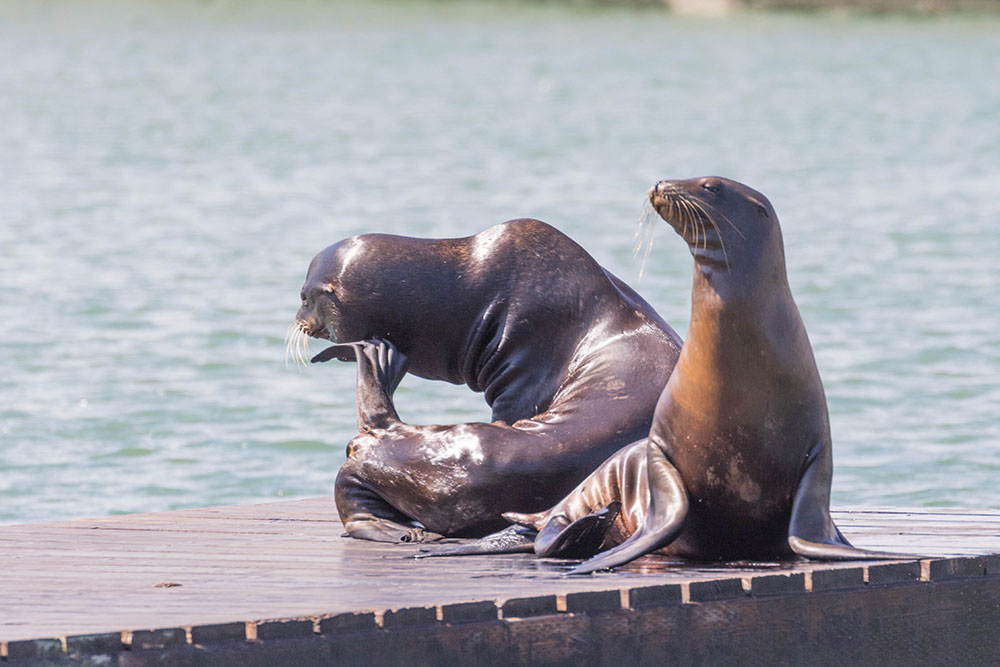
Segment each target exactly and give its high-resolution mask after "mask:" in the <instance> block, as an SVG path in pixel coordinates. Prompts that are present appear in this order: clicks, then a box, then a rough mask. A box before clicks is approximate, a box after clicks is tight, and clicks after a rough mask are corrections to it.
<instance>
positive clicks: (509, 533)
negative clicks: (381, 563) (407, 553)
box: [413, 525, 538, 558]
mask: <svg viewBox="0 0 1000 667" xmlns="http://www.w3.org/2000/svg"><path fill="white" fill-rule="evenodd" d="M537 534H538V531H536V530H535V529H534V528H530V527H528V526H518V525H514V526H507V527H506V528H504V529H503V530H501V531H500V532H497V533H493V534H492V535H487V536H486V537H483V538H480V539H478V540H470V541H467V542H462V543H460V544H452V545H448V546H442V547H438V548H436V549H428V550H426V551H424V552H422V553H418V554H415V555H414V556H413V557H414V558H431V557H433V556H472V555H477V554H518V553H531V552H532V551H533V550H534V544H535V535H537Z"/></svg>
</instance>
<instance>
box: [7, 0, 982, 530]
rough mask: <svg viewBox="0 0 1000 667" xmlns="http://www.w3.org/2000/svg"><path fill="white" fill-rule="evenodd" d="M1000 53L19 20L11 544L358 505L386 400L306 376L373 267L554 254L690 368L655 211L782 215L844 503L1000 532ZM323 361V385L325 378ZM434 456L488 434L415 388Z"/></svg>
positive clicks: (762, 21)
mask: <svg viewBox="0 0 1000 667" xmlns="http://www.w3.org/2000/svg"><path fill="white" fill-rule="evenodd" d="M997 35H1000V17H996V16H965V17H962V16H957V17H944V18H933V19H922V18H913V17H864V16H858V15H852V14H801V15H797V14H789V15H781V14H769V15H750V16H735V17H731V18H727V19H721V20H700V19H691V18H680V17H675V16H671V15H669V14H667V13H665V12H663V11H649V10H646V11H639V10H628V9H614V8H610V9H609V8H603V9H601V8H560V7H554V6H551V5H542V6H535V5H530V4H517V3H512V2H507V3H500V4H491V3H488V2H483V3H460V2H436V3H431V4H424V3H421V2H392V3H390V2H366V3H359V4H345V3H335V2H329V3H322V2H314V3H307V2H283V3H269V4H253V3H242V2H198V3H187V2H162V3H151V2H147V3H136V2H97V1H92V2H42V3H39V2H31V3H28V2H24V3H20V2H0V522H20V521H38V520H46V519H56V518H64V517H78V516H86V515H102V514H108V513H122V512H140V511H155V510H167V509H172V508H181V507H192V506H199V505H214V504H221V503H245V502H253V501H264V500H268V499H275V498H279V497H285V498H289V497H295V496H314V495H324V494H328V493H330V492H331V489H332V484H333V479H334V476H335V474H336V471H337V469H338V467H339V465H340V464H341V462H342V461H343V459H344V450H345V445H346V443H347V441H348V440H349V439H350V438H351V437H352V436H353V434H354V433H355V432H356V431H355V422H354V369H353V367H352V366H348V365H339V366H338V365H333V364H326V365H323V366H317V367H310V368H306V369H297V368H296V367H295V366H294V365H286V364H285V350H284V342H283V337H284V333H285V329H286V328H287V326H288V324H289V323H290V321H291V319H292V317H293V316H294V314H295V310H296V308H297V306H298V292H299V287H300V285H301V282H302V279H303V277H304V276H305V271H306V267H307V265H308V262H309V260H310V258H311V257H312V256H313V255H314V254H315V253H316V252H318V251H319V250H320V249H322V248H323V247H325V246H326V245H329V244H331V243H333V242H335V241H337V240H339V239H341V238H343V237H345V236H348V235H351V234H356V233H360V232H370V231H378V232H390V233H398V234H408V235H419V236H439V237H441V236H465V235H469V234H473V233H475V232H477V231H480V230H482V229H484V228H486V227H489V226H491V225H493V224H495V223H498V222H501V221H503V220H506V219H509V218H514V217H522V216H531V217H537V218H541V219H543V220H546V221H548V222H550V223H552V224H554V225H556V226H557V227H559V228H560V229H562V230H563V231H565V232H566V233H567V234H569V235H570V236H572V237H573V238H575V239H576V240H577V241H579V242H580V243H581V244H582V245H583V246H584V247H585V248H587V249H588V250H589V251H590V252H591V253H592V254H593V255H594V256H595V257H596V258H597V259H598V261H600V262H601V263H603V264H604V265H605V266H607V267H609V268H610V269H611V270H612V271H614V272H615V273H617V274H618V275H620V276H621V277H622V278H624V279H625V280H626V281H628V282H631V283H632V284H633V285H636V286H637V288H638V289H639V291H640V292H641V293H642V294H643V295H644V296H645V297H646V298H647V299H648V300H649V301H650V302H651V303H652V304H653V305H654V306H655V307H656V308H657V309H658V310H659V311H660V313H661V314H662V315H663V316H664V317H665V318H666V319H667V320H668V321H670V322H671V323H672V324H673V325H674V326H675V328H677V330H678V331H679V332H680V333H682V334H683V333H684V331H685V330H686V329H687V320H688V317H689V314H690V313H689V310H690V301H689V290H690V275H691V260H690V256H689V255H688V253H687V250H686V248H685V247H684V244H683V243H682V242H681V241H680V240H679V239H678V238H677V237H676V236H675V235H674V234H673V233H672V232H670V231H669V230H668V229H667V228H666V227H665V226H662V229H661V230H660V231H659V233H658V235H657V237H656V241H655V246H654V249H653V253H652V255H651V258H650V260H649V262H648V263H647V266H646V274H645V275H644V276H643V278H642V280H641V281H640V280H639V262H638V261H637V260H634V259H633V258H632V256H631V247H632V237H633V232H634V231H635V227H636V223H637V222H638V217H639V212H640V208H641V204H642V201H643V196H644V193H645V192H646V191H647V189H648V188H649V187H650V186H651V185H652V184H653V183H654V182H655V181H657V180H658V179H661V178H684V177H688V176H697V175H705V174H720V175H726V176H730V177H733V178H736V179H738V180H741V181H744V182H746V183H748V184H750V185H752V186H753V187H755V188H757V189H759V190H761V191H763V192H764V193H765V194H767V195H768V196H769V197H770V199H771V201H772V202H773V203H774V206H775V208H776V210H777V211H778V214H779V216H780V218H781V221H782V225H783V229H784V234H785V242H786V252H787V256H788V270H789V279H790V281H791V285H792V290H793V292H794V294H795V297H796V300H797V302H798V304H799V308H800V309H801V311H802V314H803V317H804V319H805V321H806V326H807V328H808V330H809V333H810V336H811V339H812V342H813V347H814V349H815V353H816V357H817V360H818V363H819V366H820V371H821V373H822V375H823V378H824V380H825V383H826V389H827V395H828V398H829V403H830V410H831V419H832V424H833V435H834V452H835V461H836V472H835V475H834V482H833V487H834V502H835V503H837V504H854V503H870V504H883V505H896V504H901V505H962V506H971V507H976V506H990V507H1000V490H998V477H1000V426H998V424H1000V419H998V409H1000V260H998V258H1000V231H998V227H1000V111H998V109H1000V83H998V82H1000V39H998V38H997ZM312 349H313V351H314V352H317V351H319V350H320V349H322V345H321V344H319V343H318V342H314V343H313V348H312ZM397 400H398V406H399V410H400V413H401V415H402V416H403V418H404V419H405V420H407V421H410V422H413V423H455V422H465V421H472V420H482V419H487V418H488V417H489V410H488V408H487V407H486V405H485V402H484V401H483V399H482V397H481V396H480V395H476V394H473V393H472V392H470V391H469V390H468V389H467V388H465V387H454V386H450V385H445V384H442V383H432V382H426V381H419V380H417V379H415V378H412V377H410V378H407V379H406V381H404V383H403V385H402V387H401V388H400V390H399V392H398V394H397Z"/></svg>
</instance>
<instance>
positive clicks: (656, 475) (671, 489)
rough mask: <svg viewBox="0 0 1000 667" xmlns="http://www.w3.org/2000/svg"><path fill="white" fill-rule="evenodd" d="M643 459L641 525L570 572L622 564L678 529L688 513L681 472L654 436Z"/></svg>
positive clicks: (668, 538) (666, 540) (656, 546)
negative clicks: (645, 492)
mask: <svg viewBox="0 0 1000 667" xmlns="http://www.w3.org/2000/svg"><path fill="white" fill-rule="evenodd" d="M646 460H647V474H648V475H649V493H650V499H649V509H648V512H647V514H646V520H645V522H644V523H643V525H642V526H641V527H640V528H639V530H637V531H636V532H635V533H633V534H632V536H631V537H629V538H628V539H627V540H625V541H624V542H622V543H621V544H619V545H618V546H617V547H615V548H614V549H609V550H608V551H604V552H602V553H600V554H598V555H597V556H594V557H593V558H591V559H590V560H587V561H584V562H583V563H581V564H580V565H577V566H576V567H575V568H573V569H572V570H570V571H569V574H590V573H591V572H596V571H597V570H607V569H609V568H612V567H617V566H619V565H624V564H625V563H628V562H629V561H633V560H635V559H636V558H639V557H640V556H645V555H646V554H648V553H650V552H652V551H656V550H657V549H659V548H661V547H664V546H666V545H668V544H670V543H671V542H672V541H673V540H674V538H676V537H677V535H678V534H679V533H680V531H681V528H682V527H683V526H684V520H685V518H687V513H688V496H687V489H685V488H684V482H683V481H682V480H681V476H680V473H679V472H678V471H677V468H675V467H674V465H673V464H672V463H671V462H670V460H669V459H667V457H666V455H665V454H664V453H663V449H662V447H661V445H660V444H658V443H657V442H655V441H654V438H653V437H650V438H649V440H648V442H647V443H646Z"/></svg>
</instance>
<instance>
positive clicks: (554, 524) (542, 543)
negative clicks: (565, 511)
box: [535, 500, 622, 558]
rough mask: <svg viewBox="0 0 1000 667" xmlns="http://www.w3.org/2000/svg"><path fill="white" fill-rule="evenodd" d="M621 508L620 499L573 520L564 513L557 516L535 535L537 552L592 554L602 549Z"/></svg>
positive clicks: (556, 555)
mask: <svg viewBox="0 0 1000 667" xmlns="http://www.w3.org/2000/svg"><path fill="white" fill-rule="evenodd" d="M621 510H622V504H621V503H620V502H618V501H617V500H616V501H614V502H612V503H610V504H609V505H608V506H607V507H604V508H602V509H599V510H597V511H594V512H591V513H590V514H588V515H587V516H585V517H582V518H580V519H577V520H576V521H574V522H572V523H569V522H568V520H567V519H566V518H565V517H564V516H558V517H553V518H552V519H551V520H549V522H548V523H546V524H545V527H544V528H542V530H541V532H540V533H539V534H538V537H536V538H535V553H536V554H537V555H539V556H541V557H543V558H589V557H590V556H593V555H594V554H596V553H597V552H598V551H600V549H601V544H602V543H603V542H604V537H605V536H606V535H607V534H608V531H609V530H611V526H612V525H614V522H615V518H617V516H618V514H619V512H621Z"/></svg>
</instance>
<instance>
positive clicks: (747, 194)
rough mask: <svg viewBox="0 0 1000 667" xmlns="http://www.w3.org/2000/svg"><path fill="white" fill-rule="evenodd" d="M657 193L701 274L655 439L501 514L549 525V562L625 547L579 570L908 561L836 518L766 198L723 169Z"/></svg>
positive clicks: (811, 385)
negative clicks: (636, 562) (674, 561)
mask: <svg viewBox="0 0 1000 667" xmlns="http://www.w3.org/2000/svg"><path fill="white" fill-rule="evenodd" d="M650 201H651V203H652V205H653V207H654V208H655V210H656V211H657V212H658V213H659V214H660V216H661V217H662V218H663V219H664V220H665V221H666V222H667V223H669V224H670V225H671V226H672V227H673V228H674V230H675V231H676V232H677V233H678V234H679V235H680V236H681V238H683V239H684V240H685V241H686V242H687V244H688V248H689V249H690V251H691V254H692V255H693V256H694V284H693V289H692V299H691V301H692V304H691V325H690V329H689V331H688V336H687V339H686V340H685V341H684V346H683V348H682V349H681V355H680V359H679V360H678V362H677V364H676V367H675V368H674V371H673V373H672V374H671V376H670V380H669V382H668V383H667V386H666V388H665V389H664V391H663V394H662V395H661V396H660V399H659V402H658V403H657V406H656V413H655V415H654V418H653V426H652V428H651V429H650V432H649V437H648V438H646V439H643V440H640V441H638V442H636V443H634V444H632V445H630V446H629V447H626V448H624V449H622V450H620V451H619V452H617V453H616V454H614V455H613V456H612V457H611V458H610V459H609V460H607V461H606V462H604V463H603V464H602V465H601V466H600V467H599V468H598V469H597V470H596V471H595V472H594V473H593V474H592V475H590V476H589V477H588V478H587V479H586V480H584V481H583V482H581V483H580V485H579V486H577V488H576V489H574V490H573V492H572V493H570V494H569V495H568V496H567V497H566V498H564V499H563V500H562V501H561V502H559V503H558V504H557V505H555V506H554V507H553V508H551V509H549V510H547V511H545V512H541V513H537V514H530V515H529V514H517V513H508V514H506V515H505V516H506V517H507V518H508V519H509V520H512V521H514V522H516V523H518V524H520V525H522V526H527V527H529V528H534V529H536V530H538V531H539V532H538V534H537V537H535V540H534V551H535V552H536V553H537V554H539V555H541V556H562V557H566V556H569V555H570V554H574V555H577V554H579V552H580V551H581V549H582V548H583V547H585V546H586V545H594V544H600V542H601V540H600V539H599V538H600V532H601V531H606V532H605V534H604V536H603V537H604V540H603V545H601V546H599V547H597V548H594V549H592V552H591V553H594V552H597V551H599V550H600V549H601V548H607V547H609V546H612V545H615V546H613V548H611V549H610V550H607V551H604V552H603V553H599V554H598V555H597V556H595V557H593V558H591V559H590V560H587V561H585V562H584V563H582V564H580V565H579V566H577V567H576V568H574V569H573V570H572V573H577V574H583V573H588V572H593V571H595V570H601V569H606V568H610V567H615V566H618V565H622V564H624V563H627V562H629V561H631V560H633V559H635V558H638V557H639V556H642V555H644V554H647V553H650V552H653V551H659V552H660V553H664V554H668V555H672V556H679V557H684V558H689V559H694V560H700V561H725V560H743V559H761V560H771V559H785V558H790V557H794V556H795V555H798V556H805V557H808V558H816V559H873V558H899V557H900V556H899V555H898V554H884V553H877V552H870V551H864V550H861V549H856V548H854V547H852V546H851V545H850V543H849V542H848V541H847V540H846V539H845V538H844V536H843V535H842V534H841V533H840V531H839V530H838V529H837V527H836V526H835V525H834V523H833V520H832V519H831V518H830V511H829V506H830V482H831V476H832V471H833V460H832V450H831V439H830V425H829V417H828V414H827V405H826V397H825V395H824V392H823V384H822V382H821V381H820V376H819V372H818V370H817V368H816V362H815V360H814V358H813V353H812V348H811V346H810V344H809V339H808V337H807V336H806V330H805V327H804V326H803V323H802V319H801V317H800V316H799V311H798V309H797V308H796V306H795V301H794V300H793V299H792V293H791V291H790V289H789V286H788V279H787V277H786V274H785V257H784V249H783V245H782V238H781V229H780V227H779V225H778V218H777V216H776V215H775V213H774V209H773V208H772V206H771V203H770V202H769V201H768V200H767V198H766V197H764V195H762V194H760V193H759V192H757V191H755V190H752V189H751V188H749V187H747V186H746V185H743V184H741V183H737V182H735V181H731V180H728V179H724V178H714V177H710V178H696V179H691V180H686V181H661V182H659V183H657V184H656V186H655V187H654V188H653V189H652V190H651V192H650ZM487 539H489V538H487ZM524 541H525V540H524V539H521V540H520V541H519V542H518V543H517V544H514V545H513V547H512V548H510V549H508V550H511V551H513V550H523V549H522V546H523V545H522V543H523V542H524ZM485 544H486V542H484V545H485ZM474 546H475V545H473V546H471V547H470V546H465V547H463V550H464V552H466V553H472V552H475V551H476V549H475V548H474ZM487 547H488V545H487ZM500 550H501V549H493V551H500ZM482 551H490V549H489V548H485V549H482ZM440 555H445V552H444V551H442V552H441V553H440Z"/></svg>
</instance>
